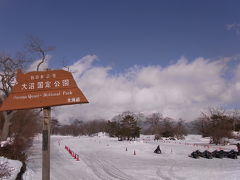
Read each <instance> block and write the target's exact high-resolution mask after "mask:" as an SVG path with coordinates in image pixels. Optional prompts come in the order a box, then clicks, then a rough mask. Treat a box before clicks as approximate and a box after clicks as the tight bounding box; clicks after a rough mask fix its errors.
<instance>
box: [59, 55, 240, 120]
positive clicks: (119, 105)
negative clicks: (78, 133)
mask: <svg viewBox="0 0 240 180" xmlns="http://www.w3.org/2000/svg"><path fill="white" fill-rule="evenodd" d="M96 59H97V57H96V56H95V55H93V56H91V55H88V56H85V57H83V58H82V59H80V60H79V61H77V62H75V63H74V64H73V65H72V66H70V70H71V71H73V74H74V78H75V80H76V81H77V84H78V86H79V87H80V88H81V89H82V91H83V93H84V94H85V95H86V97H87V98H88V100H89V104H83V105H74V106H62V107H57V108H55V111H54V112H55V115H56V116H57V117H58V118H59V119H60V121H62V122H63V121H68V120H69V119H74V118H80V119H83V120H90V119H99V118H106V119H110V118H112V117H113V116H115V115H117V114H119V113H121V112H123V111H126V110H130V111H133V112H143V113H146V114H149V113H152V112H160V113H163V115H164V116H170V117H173V118H180V117H181V118H184V119H187V120H191V119H193V118H195V117H197V116H198V115H199V114H200V113H201V111H203V110H206V109H207V108H208V107H211V106H220V105H225V104H226V103H233V102H237V101H239V100H240V95H239V94H240V93H239V90H240V84H239V82H240V75H239V72H240V64H239V65H238V67H237V68H238V71H236V73H235V76H234V78H233V79H231V80H226V79H225V78H223V75H224V73H225V70H226V68H227V66H228V64H227V59H226V58H223V59H219V60H215V61H210V60H208V59H204V58H197V59H195V60H193V61H188V60H187V59H186V58H184V57H182V58H180V59H179V61H177V63H175V64H172V65H169V66H167V67H161V66H146V67H139V66H135V67H133V68H130V69H128V70H127V71H126V72H125V73H122V74H118V75H112V74H111V72H110V71H111V67H103V66H97V67H96V66H94V65H93V62H94V61H95V60H96Z"/></svg>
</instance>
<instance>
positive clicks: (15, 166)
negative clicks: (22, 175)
mask: <svg viewBox="0 0 240 180" xmlns="http://www.w3.org/2000/svg"><path fill="white" fill-rule="evenodd" d="M5 162H7V163H8V167H9V169H10V171H11V176H10V177H8V178H3V179H8V180H15V179H16V177H17V174H18V173H19V172H20V169H21V167H22V162H20V161H16V160H11V159H7V158H4V157H0V164H1V165H2V164H3V163H5Z"/></svg>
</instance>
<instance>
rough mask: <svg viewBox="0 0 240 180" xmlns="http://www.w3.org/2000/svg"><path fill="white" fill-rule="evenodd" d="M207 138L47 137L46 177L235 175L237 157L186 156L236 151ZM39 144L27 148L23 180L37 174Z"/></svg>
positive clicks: (229, 179)
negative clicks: (48, 169) (48, 170)
mask: <svg viewBox="0 0 240 180" xmlns="http://www.w3.org/2000/svg"><path fill="white" fill-rule="evenodd" d="M208 141H209V140H208V139H204V138H201V137H200V136H194V135H191V136H187V138H186V139H185V140H182V141H173V140H162V141H158V142H157V141H155V142H154V141H153V140H152V137H151V136H142V137H141V138H140V139H139V140H137V141H134V142H127V141H121V142H119V141H117V139H116V138H109V137H105V136H100V137H98V136H96V137H83V136H81V137H64V136H51V180H160V179H164V180H174V179H177V180H185V179H186V180H199V179H204V180H206V179H209V180H211V179H213V180H223V179H224V180H225V179H226V180H237V179H240V159H228V158H224V159H216V158H214V159H205V158H200V159H193V158H190V157H188V155H189V154H190V153H191V152H192V151H195V150H197V149H199V150H200V151H204V150H209V151H214V150H216V149H217V150H220V149H224V150H231V149H235V150H236V147H235V146H234V145H232V146H231V145H228V146H225V147H221V146H209V145H208ZM157 145H160V148H161V150H162V154H155V153H153V151H154V150H155V149H156V147H157ZM41 146H42V142H41V136H39V137H37V138H36V139H35V141H34V146H33V147H32V149H31V152H32V155H31V157H30V159H29V161H28V162H27V166H28V168H27V172H26V174H25V176H24V179H25V180H38V179H39V180H40V179H41V171H42V169H41ZM65 146H68V147H69V148H70V149H71V150H72V151H74V152H75V153H77V154H78V155H79V158H80V161H76V159H74V158H73V157H72V156H71V155H70V154H69V152H68V151H67V150H66V149H65ZM134 151H135V155H134ZM239 158H240V157H239Z"/></svg>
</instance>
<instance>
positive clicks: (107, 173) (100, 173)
mask: <svg viewBox="0 0 240 180" xmlns="http://www.w3.org/2000/svg"><path fill="white" fill-rule="evenodd" d="M98 157H99V156H97V154H85V153H84V154H83V153H82V160H83V161H84V163H86V165H87V166H88V167H89V168H91V169H92V170H93V172H94V173H95V174H96V176H97V177H99V178H100V179H102V180H106V179H107V180H116V179H119V180H133V177H131V176H129V175H127V174H126V173H124V172H122V171H121V170H120V169H118V168H117V167H116V166H114V165H113V164H112V163H111V162H110V161H106V160H103V159H100V158H98Z"/></svg>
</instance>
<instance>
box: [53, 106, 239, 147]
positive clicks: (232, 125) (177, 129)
mask: <svg viewBox="0 0 240 180" xmlns="http://www.w3.org/2000/svg"><path fill="white" fill-rule="evenodd" d="M239 130H240V113H238V111H234V112H231V113H230V112H227V111H226V110H224V109H214V108H211V109H209V110H208V112H206V113H202V114H201V116H199V118H197V119H196V120H193V121H190V122H189V121H188V122H187V121H184V120H183V119H178V120H175V119H173V118H170V117H163V115H162V114H160V113H152V114H150V115H148V116H145V115H143V114H135V113H133V112H123V113H121V114H119V115H117V116H115V117H113V118H112V119H111V120H104V119H101V120H92V121H86V122H85V121H81V120H74V121H72V123H70V124H68V125H61V124H60V123H59V122H58V121H57V120H56V119H53V120H52V133H53V134H61V135H73V136H79V135H88V136H91V135H93V134H96V133H98V132H107V133H108V134H109V136H111V137H117V138H118V140H134V139H135V138H137V137H139V136H140V134H145V135H155V138H156V139H160V138H161V137H173V138H176V139H184V137H185V136H186V135H187V134H189V133H190V134H201V135H202V136H203V137H206V136H207V137H210V139H211V143H214V144H222V143H224V142H223V141H224V138H231V137H233V131H239Z"/></svg>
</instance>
